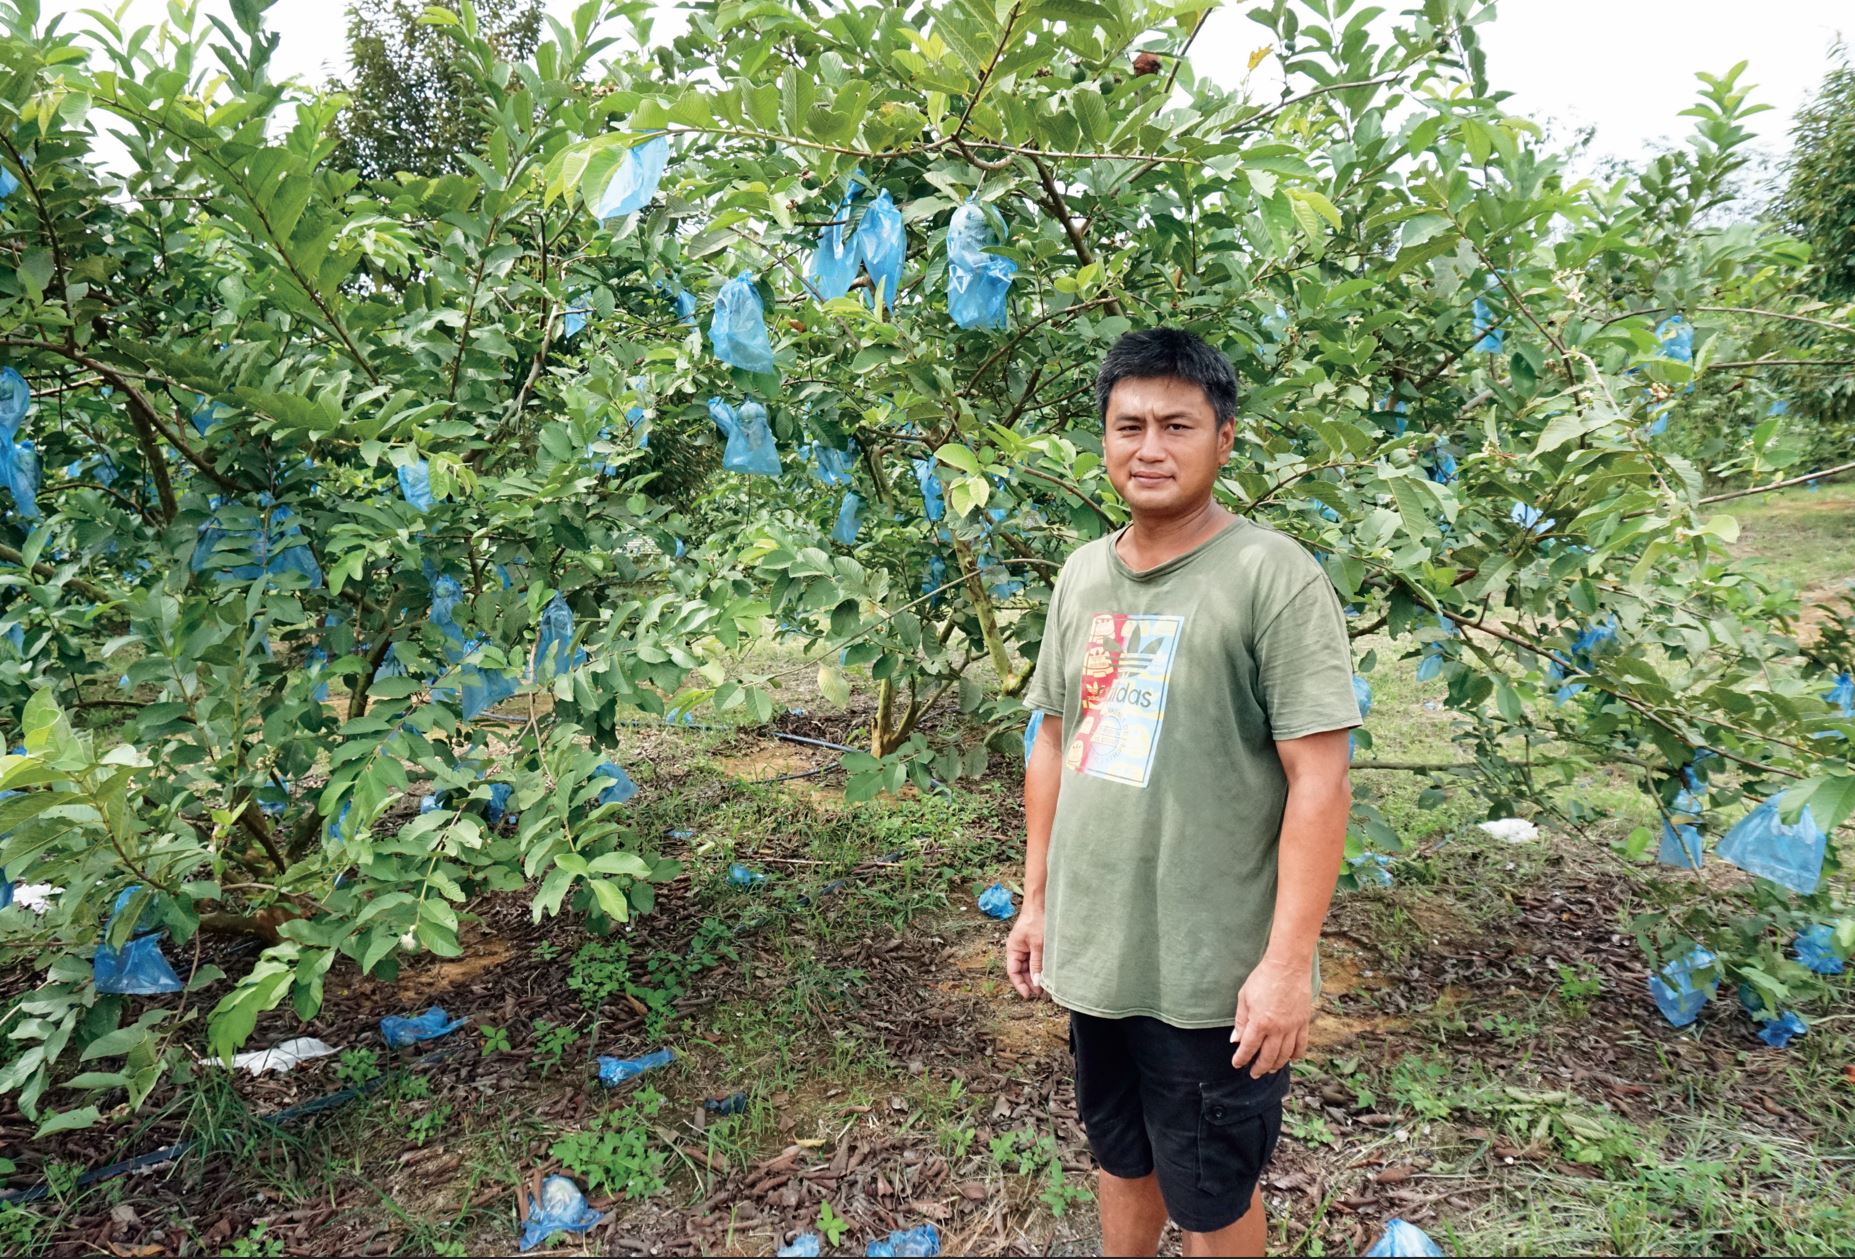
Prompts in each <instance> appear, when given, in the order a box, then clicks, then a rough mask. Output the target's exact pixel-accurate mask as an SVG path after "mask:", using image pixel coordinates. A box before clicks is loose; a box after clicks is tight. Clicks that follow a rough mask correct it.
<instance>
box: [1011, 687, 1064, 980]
mask: <svg viewBox="0 0 1855 1259" xmlns="http://www.w3.org/2000/svg"><path fill="white" fill-rule="evenodd" d="M1062 777H1063V719H1062V717H1061V716H1059V715H1058V714H1056V713H1052V712H1046V713H1045V714H1044V715H1043V724H1042V725H1040V726H1039V727H1038V728H1037V741H1036V742H1035V743H1034V744H1032V745H1031V756H1030V762H1029V764H1027V765H1026V766H1025V767H1024V908H1023V910H1022V911H1021V912H1020V913H1019V915H1018V921H1017V924H1016V925H1015V926H1013V927H1012V929H1011V935H1010V936H1009V937H1008V938H1007V939H1006V941H1005V973H1006V975H1007V976H1008V977H1009V978H1010V980H1011V986H1012V987H1013V988H1016V989H1017V990H1018V995H1019V996H1021V997H1024V998H1026V999H1027V1000H1028V999H1029V998H1032V997H1038V996H1042V995H1043V987H1042V985H1041V984H1040V983H1039V980H1041V979H1042V978H1043V892H1044V878H1045V876H1046V874H1047V873H1048V872H1049V863H1050V823H1051V821H1052V820H1054V819H1055V817H1056V792H1057V787H1058V785H1059V784H1060V783H1061V781H1062Z"/></svg>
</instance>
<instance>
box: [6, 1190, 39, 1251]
mask: <svg viewBox="0 0 1855 1259" xmlns="http://www.w3.org/2000/svg"><path fill="white" fill-rule="evenodd" d="M44 1226H45V1221H44V1220H42V1219H40V1218H39V1217H38V1216H36V1215H34V1214H33V1213H32V1212H30V1211H28V1210H26V1209H25V1208H24V1207H22V1206H16V1205H14V1204H13V1203H11V1202H0V1251H4V1252H5V1253H6V1254H9V1255H33V1254H37V1253H38V1252H39V1250H40V1249H41V1248H42V1247H43V1246H44V1244H45V1240H46V1239H45V1237H44V1233H43V1230H44Z"/></svg>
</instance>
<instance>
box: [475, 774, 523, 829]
mask: <svg viewBox="0 0 1855 1259" xmlns="http://www.w3.org/2000/svg"><path fill="white" fill-rule="evenodd" d="M514 794H515V788H514V787H513V786H511V785H510V784H508V783H491V784H490V798H489V799H488V800H485V801H484V802H483V820H484V821H486V822H488V823H489V824H490V825H491V826H501V825H502V820H503V819H504V818H508V819H509V820H510V821H511V822H513V821H515V819H516V816H517V815H516V814H513V813H510V812H509V797H511V796H513V795H514Z"/></svg>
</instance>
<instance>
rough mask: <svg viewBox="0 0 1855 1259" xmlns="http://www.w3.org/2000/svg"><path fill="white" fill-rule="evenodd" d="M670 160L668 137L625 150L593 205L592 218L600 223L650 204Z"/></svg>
mask: <svg viewBox="0 0 1855 1259" xmlns="http://www.w3.org/2000/svg"><path fill="white" fill-rule="evenodd" d="M669 160H670V141H669V138H668V137H667V136H662V135H657V136H652V137H651V138H650V139H648V140H646V141H645V142H644V143H643V144H638V145H633V146H632V147H631V148H629V149H626V150H625V156H624V158H623V159H622V160H620V162H619V164H618V169H617V170H615V171H613V172H612V178H611V179H610V180H608V181H607V183H606V186H605V191H604V192H601V193H600V194H599V197H598V199H597V200H596V201H594V202H593V206H592V210H593V217H594V218H596V219H598V220H599V221H600V222H602V223H603V222H605V221H606V220H608V219H615V218H619V217H621V216H623V215H626V214H634V213H636V212H637V211H639V210H642V209H643V208H644V207H645V206H647V205H649V204H650V201H651V198H652V197H654V196H656V195H657V184H658V181H660V180H661V179H662V178H663V168H664V166H665V165H666V164H668V162H669Z"/></svg>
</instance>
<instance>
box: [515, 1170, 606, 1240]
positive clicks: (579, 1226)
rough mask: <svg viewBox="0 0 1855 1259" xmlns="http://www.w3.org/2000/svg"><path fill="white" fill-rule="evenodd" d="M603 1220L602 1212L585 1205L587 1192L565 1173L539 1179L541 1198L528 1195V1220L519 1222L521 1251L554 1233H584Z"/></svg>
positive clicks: (603, 1214) (603, 1213)
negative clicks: (537, 1198) (536, 1199)
mask: <svg viewBox="0 0 1855 1259" xmlns="http://www.w3.org/2000/svg"><path fill="white" fill-rule="evenodd" d="M603 1219H605V1212H603V1211H595V1210H593V1209H592V1208H591V1207H589V1206H587V1205H586V1195H585V1194H583V1193H581V1192H580V1187H579V1186H578V1185H576V1184H574V1183H573V1182H572V1181H571V1180H568V1179H567V1178H566V1177H565V1176H549V1177H548V1178H547V1179H546V1180H543V1181H542V1182H541V1201H539V1202H536V1201H535V1196H534V1195H533V1194H529V1195H528V1222H527V1223H526V1224H524V1225H522V1244H521V1248H522V1249H523V1250H525V1251H526V1250H533V1249H534V1248H535V1247H536V1246H539V1245H540V1244H541V1243H542V1242H544V1241H546V1240H547V1239H548V1238H550V1237H552V1236H553V1235H554V1234H555V1233H584V1232H587V1231H589V1230H590V1229H592V1227H593V1226H594V1225H596V1224H598V1223H599V1221H601V1220H603Z"/></svg>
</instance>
